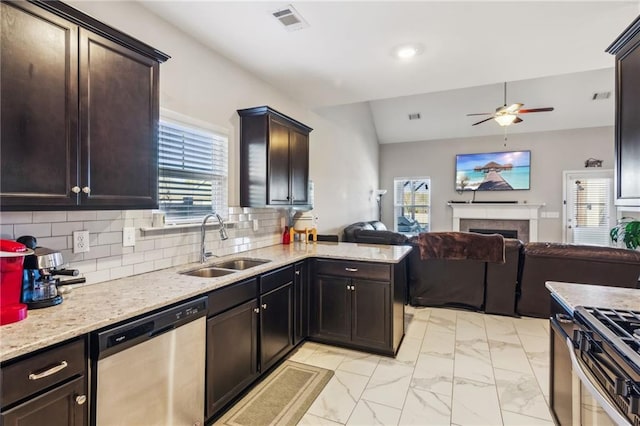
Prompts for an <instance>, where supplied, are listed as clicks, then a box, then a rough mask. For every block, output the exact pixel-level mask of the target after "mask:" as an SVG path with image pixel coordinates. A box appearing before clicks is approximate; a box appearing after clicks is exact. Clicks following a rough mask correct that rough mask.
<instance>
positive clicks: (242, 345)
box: [206, 299, 259, 418]
mask: <svg viewBox="0 0 640 426" xmlns="http://www.w3.org/2000/svg"><path fill="white" fill-rule="evenodd" d="M258 312H259V310H258V303H257V300H256V299H253V300H251V301H249V302H246V303H244V304H242V305H240V306H237V307H235V308H233V309H231V310H229V311H226V312H224V313H221V314H218V315H216V316H214V317H211V318H210V319H209V320H208V321H207V367H206V375H207V377H206V401H207V406H206V417H207V418H209V417H211V416H212V415H214V414H215V413H216V412H217V411H219V410H220V409H221V408H222V407H224V406H225V405H226V404H227V403H228V402H229V401H231V399H233V398H234V397H235V396H237V395H238V394H239V393H240V392H242V391H243V390H244V389H245V388H246V387H247V386H248V385H249V384H251V382H253V381H254V380H255V379H256V377H258Z"/></svg>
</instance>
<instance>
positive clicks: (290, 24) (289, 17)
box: [271, 5, 309, 31]
mask: <svg viewBox="0 0 640 426" xmlns="http://www.w3.org/2000/svg"><path fill="white" fill-rule="evenodd" d="M271 14H272V15H273V17H274V18H276V19H277V20H278V21H279V22H280V23H281V24H282V25H283V26H284V28H285V29H286V30H287V31H297V30H301V29H303V28H306V27H308V26H309V24H308V23H307V21H305V20H304V18H303V17H302V15H300V13H299V12H298V11H297V10H295V9H294V8H293V6H291V5H288V6H287V7H285V8H282V9H278V10H276V11H274V12H271Z"/></svg>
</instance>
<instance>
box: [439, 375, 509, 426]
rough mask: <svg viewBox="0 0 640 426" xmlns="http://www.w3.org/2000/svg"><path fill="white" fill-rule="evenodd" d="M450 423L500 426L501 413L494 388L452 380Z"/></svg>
mask: <svg viewBox="0 0 640 426" xmlns="http://www.w3.org/2000/svg"><path fill="white" fill-rule="evenodd" d="M451 422H452V423H455V424H459V425H483V426H486V425H501V424H502V413H501V412H500V404H499V402H498V395H497V390H496V387H495V386H494V385H491V384H487V383H481V382H476V381H473V380H465V379H459V378H457V377H456V378H454V381H453V403H452V407H451Z"/></svg>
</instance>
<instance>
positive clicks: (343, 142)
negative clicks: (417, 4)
mask: <svg viewBox="0 0 640 426" xmlns="http://www.w3.org/2000/svg"><path fill="white" fill-rule="evenodd" d="M68 3H69V4H70V5H71V6H73V7H75V8H77V9H79V10H81V11H83V12H85V13H87V14H89V15H92V16H93V17H95V18H97V19H99V20H101V21H103V22H105V23H107V24H109V25H111V26H113V27H115V28H117V29H119V30H121V31H123V32H125V33H127V34H129V35H131V36H133V37H136V38H138V39H140V40H142V41H144V42H145V43H147V44H149V45H151V46H153V47H155V48H156V49H159V50H161V51H163V52H165V53H167V54H168V55H170V56H171V59H169V60H168V61H167V62H165V63H164V64H162V65H161V66H160V107H161V108H166V109H169V110H172V111H176V112H178V113H180V114H184V115H187V116H191V117H193V118H196V119H199V120H204V121H207V122H209V123H212V124H214V125H217V126H220V127H223V128H226V129H227V130H228V131H229V162H230V164H229V177H230V179H229V204H230V205H232V206H233V205H238V203H239V201H240V191H239V180H240V172H239V170H238V167H239V147H238V143H239V142H238V138H239V128H238V124H239V118H238V115H237V113H236V110H237V109H241V108H249V107H253V106H259V105H269V106H271V107H272V108H275V109H276V110H278V111H280V112H282V113H284V114H286V115H289V116H291V117H293V118H295V119H296V120H298V121H301V122H303V123H305V124H306V125H308V126H310V127H312V128H313V129H314V130H313V132H312V133H311V136H310V154H311V157H310V178H311V179H312V180H313V181H314V185H315V200H316V207H315V209H314V213H315V214H316V215H317V216H318V218H319V226H318V231H319V232H320V233H337V232H339V231H340V230H341V229H342V228H343V227H344V226H345V225H348V224H349V223H352V222H355V221H359V220H363V219H366V218H368V217H371V218H373V216H374V215H375V201H372V202H367V203H364V201H363V197H364V198H366V197H367V193H368V191H370V189H371V188H373V187H374V186H376V185H377V182H378V167H377V165H378V160H377V138H376V136H375V131H374V127H373V123H372V120H371V116H370V112H369V108H368V105H366V104H360V105H352V106H346V107H339V108H334V109H330V110H325V111H322V115H319V114H316V113H314V112H313V111H311V110H310V109H308V108H306V107H305V106H304V105H301V104H300V103H297V102H296V101H295V100H293V99H291V98H289V97H287V96H285V95H284V94H282V93H281V92H279V91H278V90H276V89H275V88H274V87H273V86H271V85H269V84H267V83H265V82H264V81H262V80H260V79H259V78H258V77H256V76H254V75H252V74H251V73H249V72H248V71H246V70H244V69H243V68H241V67H239V66H238V65H236V64H235V63H233V62H231V61H229V60H227V59H226V58H224V57H222V56H220V55H219V54H217V53H216V52H214V51H212V50H210V49H208V48H207V47H205V46H203V45H202V44H200V43H199V42H198V41H197V40H196V39H193V38H191V37H190V36H188V35H186V34H185V33H183V32H182V31H181V30H179V29H178V28H176V27H174V26H173V25H171V24H169V23H167V22H166V21H164V20H163V19H161V18H159V17H158V16H156V15H154V14H153V13H152V12H150V11H148V10H147V9H145V8H144V7H142V6H140V5H139V4H137V3H136V2H130V1H117V2H113V1H91V2H87V1H71V2H68ZM185 7H188V6H187V5H185ZM354 158H357V159H358V164H359V167H358V169H360V171H361V172H362V173H356V172H355V171H354V170H353V168H352V167H351V166H350V163H349V162H348V161H346V160H345V159H354ZM354 175H357V178H354ZM345 181H348V185H344V182H345ZM345 200H352V201H355V203H356V204H357V206H356V208H351V207H350V206H347V207H346V208H345V207H344V206H339V207H338V205H337V203H338V204H341V203H342V202H343V201H345ZM369 204H370V205H369ZM364 216H367V217H364Z"/></svg>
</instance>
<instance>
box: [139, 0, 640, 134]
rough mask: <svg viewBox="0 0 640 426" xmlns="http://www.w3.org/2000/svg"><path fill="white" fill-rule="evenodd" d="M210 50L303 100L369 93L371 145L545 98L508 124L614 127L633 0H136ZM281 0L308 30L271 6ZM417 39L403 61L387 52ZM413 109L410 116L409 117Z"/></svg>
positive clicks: (458, 130) (466, 127) (489, 127)
mask: <svg viewBox="0 0 640 426" xmlns="http://www.w3.org/2000/svg"><path fill="white" fill-rule="evenodd" d="M142 3H143V5H144V6H145V7H146V8H148V9H149V10H151V11H152V12H154V13H156V14H158V15H159V16H161V17H164V18H165V19H166V20H167V21H169V22H173V23H174V24H175V25H177V26H178V27H180V28H182V30H183V31H185V32H187V33H189V34H191V35H193V36H194V37H195V38H197V39H198V40H200V41H201V42H202V43H203V44H205V45H207V46H209V47H210V48H211V49H212V50H215V51H216V52H218V53H220V54H221V55H223V56H225V57H227V58H229V59H230V60H232V61H234V62H236V63H237V64H239V65H240V66H242V67H243V68H246V69H247V70H249V71H250V72H252V73H253V74H255V75H256V76H258V77H259V78H261V79H263V80H265V81H266V82H268V83H270V84H272V85H273V86H275V87H277V88H278V89H279V90H281V91H282V92H284V93H287V94H289V95H290V96H291V97H293V98H295V99H297V100H299V101H300V102H302V103H303V104H305V105H307V106H308V107H310V108H323V107H330V106H335V105H341V104H348V103H356V102H369V104H370V106H371V110H372V114H373V118H374V123H375V126H376V130H377V132H378V137H379V140H380V142H381V143H393V142H405V141H415V140H428V139H438V138H448V137H463V136H477V135H486V134H494V133H495V134H498V133H501V132H502V129H501V128H500V127H499V126H498V125H497V124H496V123H493V122H487V123H484V124H482V125H479V126H473V127H472V126H471V124H472V123H474V122H475V121H477V119H474V117H466V113H470V112H491V111H493V110H494V109H495V108H496V107H498V106H501V105H502V104H503V86H502V82H505V81H507V82H509V84H508V99H507V101H508V102H509V103H513V102H521V103H524V104H525V107H531V108H534V107H542V106H554V107H555V108H556V110H555V111H553V112H548V113H539V114H528V115H526V116H523V117H522V118H523V119H524V120H525V121H524V122H523V123H520V124H518V125H517V126H511V127H510V128H509V131H510V132H533V131H541V130H555V129H560V128H577V127H590V126H600V125H612V124H613V110H614V106H613V105H614V104H613V95H612V96H611V97H610V98H609V99H605V100H601V101H592V100H591V98H592V95H593V94H594V93H596V92H607V91H613V85H614V74H613V70H612V68H613V66H614V59H613V57H612V56H610V55H609V54H607V53H605V52H604V50H605V49H606V47H607V46H608V45H609V44H610V43H611V42H612V41H613V40H614V39H615V38H616V37H617V36H618V35H619V34H620V33H621V32H622V31H623V30H624V29H625V28H626V26H627V25H629V24H630V23H631V21H633V19H634V18H635V17H636V16H637V15H638V14H639V13H640V1H638V0H626V1H616V0H610V1H583V2H580V1H571V0H569V1H519V0H512V1H492V2H487V1H477V0H476V1H439V2H436V1H407V2H401V1H386V2H383V1H356V0H354V1H304V0H303V1H297V2H292V3H289V2H286V1H285V2H271V1H268V2H267V1H146V2H142ZM289 4H292V5H293V7H294V8H295V9H296V10H297V11H298V12H299V14H300V15H301V16H302V17H303V18H304V19H305V20H306V21H307V23H308V24H309V26H308V27H307V28H304V29H301V30H297V31H287V30H286V29H285V27H284V26H283V25H282V24H281V23H280V22H279V21H278V20H277V19H275V18H274V17H273V16H272V12H274V11H276V10H279V9H282V8H286V7H287V6H288V5H289ZM405 43H417V44H419V45H420V49H421V53H420V54H419V55H418V56H416V57H414V58H412V59H411V60H400V59H398V58H396V57H395V56H394V55H393V53H392V52H393V51H394V49H395V48H396V47H398V46H400V45H402V44H405ZM411 113H420V115H421V119H420V120H412V121H409V120H408V115H409V114H411Z"/></svg>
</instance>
